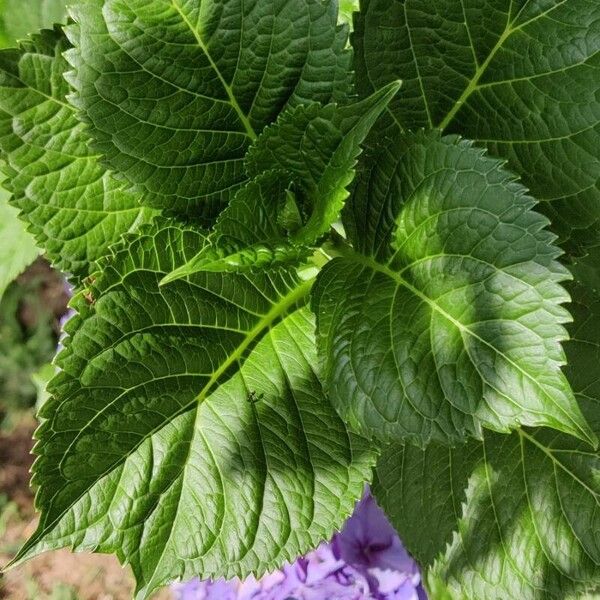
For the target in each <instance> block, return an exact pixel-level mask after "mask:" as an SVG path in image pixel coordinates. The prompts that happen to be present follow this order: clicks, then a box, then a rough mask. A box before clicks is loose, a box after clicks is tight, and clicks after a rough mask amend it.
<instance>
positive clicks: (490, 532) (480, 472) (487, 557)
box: [374, 285, 600, 600]
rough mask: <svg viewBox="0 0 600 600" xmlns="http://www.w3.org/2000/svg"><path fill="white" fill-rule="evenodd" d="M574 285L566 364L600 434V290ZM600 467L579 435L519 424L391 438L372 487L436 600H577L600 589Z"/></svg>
mask: <svg viewBox="0 0 600 600" xmlns="http://www.w3.org/2000/svg"><path fill="white" fill-rule="evenodd" d="M571 291H572V294H573V297H574V298H575V299H576V301H575V303H574V306H573V312H574V315H575V317H576V325H574V326H572V327H571V332H570V333H571V340H570V341H569V342H568V343H567V344H566V350H567V356H568V358H569V367H568V370H567V371H568V375H569V378H570V379H571V381H572V383H573V387H574V389H575V392H576V395H577V397H578V399H579V401H580V403H581V406H582V407H583V409H584V412H585V414H586V416H587V417H588V419H589V421H590V423H591V424H592V425H593V428H594V429H595V431H600V372H599V370H598V365H599V364H600V298H599V297H598V295H597V294H592V293H591V292H590V291H589V290H588V289H586V288H585V287H583V286H581V285H577V286H575V287H573V288H572V290H571ZM599 471H600V454H598V453H597V452H593V451H592V450H590V448H589V447H587V446H586V445H584V444H581V443H579V442H577V441H576V440H574V439H573V438H571V437H569V436H566V435H564V434H555V433H552V432H550V431H548V430H537V431H521V432H518V433H514V434H512V435H511V436H500V435H497V434H491V435H486V439H485V442H484V443H478V442H473V443H470V444H468V445H467V446H459V447H458V448H455V449H449V448H443V447H441V446H438V445H432V446H430V447H429V448H427V449H426V450H425V451H421V450H419V449H417V448H415V447H410V446H406V447H402V446H392V447H390V448H389V449H388V450H386V451H385V453H384V455H383V456H382V458H381V460H380V462H379V465H378V478H377V482H376V484H375V487H374V491H375V493H376V495H377V498H378V500H379V502H380V503H381V504H382V506H383V507H384V508H385V510H386V511H387V513H388V515H389V516H390V518H391V519H392V521H393V523H394V524H395V526H396V527H397V528H398V531H399V532H400V535H401V536H402V539H403V541H404V543H405V544H406V545H407V547H408V549H409V550H410V551H411V552H412V553H413V554H414V556H415V557H416V558H417V559H418V560H419V561H420V562H421V564H422V565H423V566H425V567H431V573H430V574H429V577H428V579H429V586H430V592H431V595H430V597H431V598H432V600H436V599H437V598H450V599H454V598H456V600H480V599H481V598H519V599H520V600H564V599H567V598H570V599H572V600H575V599H581V598H583V597H584V594H585V593H586V592H593V591H600V539H599V533H598V532H599V531H600V480H599V478H598V473H599ZM424 499H426V500H425V501H424ZM415 514H418V515H419V518H418V519H415V517H414V515H415ZM594 597H597V596H594Z"/></svg>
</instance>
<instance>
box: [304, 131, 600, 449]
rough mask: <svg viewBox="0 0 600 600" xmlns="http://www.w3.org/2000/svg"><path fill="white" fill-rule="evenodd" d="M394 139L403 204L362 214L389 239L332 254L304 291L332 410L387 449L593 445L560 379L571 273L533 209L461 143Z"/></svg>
mask: <svg viewBox="0 0 600 600" xmlns="http://www.w3.org/2000/svg"><path fill="white" fill-rule="evenodd" d="M399 143H403V144H404V153H403V154H401V156H400V157H399V160H398V162H397V163H396V164H395V165H394V168H393V169H392V170H393V172H394V173H395V177H397V178H398V180H400V181H402V188H401V195H399V196H397V197H391V198H389V201H388V203H386V204H382V205H381V206H380V209H381V210H380V212H379V213H377V212H375V213H373V214H370V213H369V214H367V215H366V216H365V221H366V222H368V223H369V224H373V223H375V224H377V227H379V228H383V231H385V232H386V234H387V237H388V239H389V243H387V244H386V245H385V246H382V247H381V248H379V249H378V253H377V254H374V253H369V254H362V253H360V252H359V251H357V250H352V249H350V248H346V249H344V248H341V249H340V252H341V253H342V257H341V258H338V259H335V260H333V261H332V262H331V263H329V264H328V265H327V266H326V267H325V268H324V269H323V271H322V272H321V274H320V276H319V279H318V283H317V285H316V286H315V290H314V298H315V299H314V307H315V312H316V314H317V317H318V330H319V351H320V354H321V358H322V361H323V362H324V364H325V380H326V385H327V388H328V389H329V392H330V394H331V398H332V401H333V403H334V405H335V406H336V407H337V409H338V411H339V412H340V414H341V415H342V416H343V417H344V418H345V419H346V420H347V421H348V422H349V423H350V424H351V425H352V426H353V427H354V428H356V429H359V430H361V431H363V432H365V433H368V434H369V435H373V436H376V437H378V438H380V439H383V440H390V441H391V440H406V439H412V440H414V441H416V442H417V443H419V444H426V443H428V442H429V441H430V440H438V441H442V442H451V443H453V442H457V441H460V440H461V439H463V438H464V436H465V434H470V435H473V436H475V437H481V435H482V430H481V427H482V426H484V427H488V428H491V429H494V430H497V431H501V432H507V431H509V430H510V429H513V428H516V427H519V426H520V425H530V426H533V425H536V426H542V425H544V426H549V427H553V428H555V429H558V430H561V431H565V432H568V433H572V434H574V435H576V436H578V437H580V438H581V439H584V440H587V441H590V442H592V443H595V441H596V436H595V434H594V433H592V432H591V431H590V428H589V426H588V425H587V423H586V421H585V419H584V418H583V416H582V415H581V411H580V410H579V408H578V405H577V402H576V400H575V398H574V396H573V392H572V390H571V388H570V386H569V383H568V381H567V379H566V378H565V376H564V374H563V372H562V371H561V366H562V365H563V364H564V362H565V357H564V352H563V350H562V348H561V344H560V342H561V341H563V340H565V339H566V338H567V334H566V331H565V329H564V327H563V324H564V323H565V322H567V321H569V320H570V317H569V314H568V312H567V311H566V310H565V309H564V308H563V307H562V306H561V305H562V304H563V303H564V302H566V301H568V299H569V296H568V294H567V293H566V292H565V290H564V289H563V287H562V286H561V282H563V281H564V280H565V279H567V278H568V272H567V271H566V269H565V268H564V267H562V266H561V265H560V264H559V263H558V262H557V261H556V258H557V256H559V254H560V252H559V251H558V250H557V248H556V247H555V246H554V239H555V238H554V236H553V235H552V234H551V233H549V232H548V231H547V229H546V226H547V221H546V219H545V218H544V217H542V216H541V215H539V214H537V213H535V212H534V211H533V210H532V208H533V206H534V205H535V202H534V201H533V200H532V199H531V198H530V197H528V196H527V195H526V191H525V189H524V188H523V187H522V186H521V185H520V184H518V183H517V182H516V181H515V178H514V176H513V175H511V174H510V173H508V172H507V171H505V170H504V169H503V167H502V165H501V163H500V162H499V161H496V160H495V159H491V158H488V157H486V156H485V155H484V152H483V151H482V150H478V149H475V148H473V147H472V146H470V145H469V144H468V143H467V142H464V141H461V140H459V139H457V138H443V139H440V138H439V136H438V134H435V133H428V134H424V133H420V134H418V135H416V136H407V137H406V138H405V139H404V141H403V142H399ZM394 220H395V221H394ZM383 237H384V239H385V236H383Z"/></svg>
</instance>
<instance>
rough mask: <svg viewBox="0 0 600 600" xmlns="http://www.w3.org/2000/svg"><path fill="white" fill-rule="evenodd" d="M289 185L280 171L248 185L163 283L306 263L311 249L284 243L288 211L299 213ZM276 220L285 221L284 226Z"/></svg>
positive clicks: (286, 234) (286, 233)
mask: <svg viewBox="0 0 600 600" xmlns="http://www.w3.org/2000/svg"><path fill="white" fill-rule="evenodd" d="M288 181H289V179H288V178H287V177H286V175H285V173H282V172H281V171H267V172H266V173H263V174H262V175H259V176H258V177H256V178H255V179H253V180H252V181H250V182H248V183H247V184H246V185H245V186H244V187H243V188H242V189H240V191H239V192H238V193H237V194H236V195H235V198H234V199H233V200H232V201H231V204H230V205H229V207H228V208H226V209H225V210H224V211H223V212H222V213H221V216H220V217H219V219H218V220H217V223H216V225H215V227H214V230H213V233H212V235H211V236H210V237H209V243H208V244H207V245H206V246H205V247H204V248H202V250H200V252H198V254H196V256H194V257H193V258H192V259H191V260H190V261H189V262H187V263H186V264H184V265H182V266H181V267H180V268H178V269H176V270H175V271H173V273H169V275H167V277H165V278H164V280H163V282H162V283H163V284H164V283H169V282H171V281H175V280H176V279H180V278H182V277H187V276H188V275H193V274H194V273H197V272H199V271H213V272H219V271H229V272H232V273H233V272H237V271H246V270H252V271H255V270H258V269H261V268H262V269H265V268H277V267H281V266H283V265H286V264H294V263H299V262H301V261H302V260H303V259H305V258H307V257H308V256H309V255H310V254H311V252H312V251H311V249H310V248H308V247H307V246H304V245H295V244H292V243H291V242H290V240H289V237H288V232H289V231H288V229H287V225H290V224H293V220H290V219H293V217H289V213H290V212H291V211H292V209H291V208H290V205H294V206H296V213H297V212H298V208H297V204H296V200H295V195H294V194H293V192H292V191H291V190H290V184H289V183H288ZM280 215H282V216H285V215H288V218H287V222H286V219H284V220H283V221H282V220H281V219H279V216H280ZM297 217H298V218H299V215H297Z"/></svg>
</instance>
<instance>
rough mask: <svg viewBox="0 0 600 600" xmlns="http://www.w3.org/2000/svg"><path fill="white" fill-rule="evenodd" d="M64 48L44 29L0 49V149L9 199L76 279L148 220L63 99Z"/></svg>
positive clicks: (51, 254)
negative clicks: (101, 161)
mask: <svg viewBox="0 0 600 600" xmlns="http://www.w3.org/2000/svg"><path fill="white" fill-rule="evenodd" d="M68 47H69V44H68V42H67V41H66V39H65V38H64V36H63V34H62V33H60V32H59V31H47V30H46V31H43V32H42V33H41V34H40V35H36V36H34V37H32V38H31V39H28V40H26V41H24V42H23V43H22V46H21V48H20V49H18V50H17V49H15V50H3V51H1V52H0V149H1V150H2V152H3V153H4V157H5V160H6V164H7V167H6V171H7V174H8V176H9V180H8V181H7V186H8V188H9V189H10V190H11V191H12V192H13V194H14V198H13V202H14V204H15V206H16V207H17V208H19V209H20V210H21V215H22V217H23V218H24V219H25V220H26V221H27V222H28V223H29V225H30V230H31V232H32V233H33V234H34V235H35V238H36V240H37V242H38V243H39V245H40V246H41V247H42V248H44V249H45V250H46V252H47V255H48V257H49V258H50V259H51V260H52V261H53V262H54V263H55V264H56V265H57V266H58V267H59V268H60V269H62V270H63V271H66V272H69V273H72V274H73V275H74V276H75V277H76V278H81V277H84V276H85V275H87V274H89V272H90V270H93V269H94V266H93V263H94V261H96V260H97V259H99V258H100V257H102V256H103V255H104V254H106V252H107V250H108V248H109V246H110V245H111V244H114V243H115V242H117V241H118V240H119V239H120V237H121V235H122V234H123V233H125V232H127V231H131V230H134V229H136V228H137V227H138V226H139V225H140V224H141V223H144V222H147V221H149V220H150V218H151V217H152V215H153V213H154V211H152V210H151V209H148V208H142V207H141V206H140V204H139V202H138V199H137V198H136V197H135V196H134V195H132V194H131V193H130V192H128V191H126V190H125V189H124V186H123V184H121V183H119V182H117V181H116V180H115V179H114V178H113V177H112V176H111V174H110V173H109V172H107V171H106V170H105V169H104V168H103V167H102V166H100V165H99V163H98V156H97V155H96V154H94V152H92V151H91V150H90V147H89V141H90V138H89V135H88V133H87V131H86V129H85V127H84V125H83V124H81V123H80V122H79V121H78V120H77V118H76V116H75V111H74V109H73V108H72V107H71V106H69V104H68V103H67V102H66V99H65V97H66V96H67V94H68V93H69V87H68V85H67V83H66V81H65V80H64V79H63V73H64V71H65V69H66V68H67V63H66V61H65V60H64V58H62V56H61V54H62V52H64V51H65V50H66V49H67V48H68Z"/></svg>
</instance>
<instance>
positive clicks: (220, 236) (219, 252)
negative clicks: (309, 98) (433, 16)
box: [167, 82, 400, 281]
mask: <svg viewBox="0 0 600 600" xmlns="http://www.w3.org/2000/svg"><path fill="white" fill-rule="evenodd" d="M399 85H400V84H399V83H396V82H395V83H392V84H390V85H388V86H386V87H385V88H384V89H382V90H380V91H378V92H376V93H375V94H373V95H372V96H370V97H369V98H367V99H366V100H364V101H362V102H357V103H355V104H350V105H347V106H337V105H335V104H329V105H327V106H321V105H319V104H314V103H313V104H308V105H302V106H299V107H297V108H295V109H292V110H289V111H286V112H284V113H283V114H282V116H281V117H280V118H279V119H278V120H277V122H276V123H275V124H274V125H271V126H270V127H268V128H267V129H266V130H265V132H264V133H263V134H262V135H261V136H260V137H259V138H258V140H257V142H256V143H255V144H254V145H253V146H252V147H251V148H250V151H249V152H248V154H247V156H246V166H247V171H248V173H249V174H250V175H251V176H253V177H254V179H252V180H251V181H250V182H249V183H247V184H246V185H245V186H244V187H243V188H241V189H240V190H239V191H238V193H237V194H236V195H235V197H234V198H233V200H232V202H231V204H230V205H229V206H228V207H227V208H226V209H225V210H224V211H223V213H222V214H221V216H220V218H219V220H218V221H217V223H216V225H215V228H214V232H213V234H212V236H211V237H212V242H213V243H212V244H211V245H210V246H208V247H207V248H206V249H204V250H203V251H202V252H201V253H199V254H198V255H197V256H195V257H194V258H193V259H192V260H191V261H190V262H189V263H188V264H186V265H183V267H181V268H180V269H178V270H177V271H176V272H175V273H172V274H171V275H170V276H169V277H168V278H167V280H168V281H172V280H174V279H177V278H178V277H185V276H186V275H189V274H192V273H194V272H196V271H201V270H213V271H219V270H225V271H229V270H244V269H256V268H258V267H262V268H267V267H272V266H277V265H281V264H286V263H296V262H298V261H299V260H300V259H302V258H303V257H306V256H307V254H309V253H310V247H311V246H314V245H315V243H316V242H317V241H318V240H319V239H320V238H321V237H322V236H323V234H325V233H326V232H327V231H329V229H330V228H331V226H332V224H333V223H334V222H335V221H336V220H337V219H338V218H339V216H340V211H341V209H342V207H343V206H344V202H345V200H346V198H347V197H348V191H347V186H348V185H349V184H350V183H351V182H352V180H353V179H354V166H355V164H356V159H357V157H358V155H359V154H360V151H361V144H362V142H363V141H364V139H365V137H366V136H367V134H368V133H369V131H370V129H371V127H372V126H373V125H374V124H375V122H376V121H377V118H378V117H379V115H380V114H381V112H382V111H383V110H385V107H386V106H387V104H388V103H389V101H390V100H391V99H392V98H393V97H394V95H395V94H396V92H397V91H398V88H399ZM290 211H291V212H290ZM290 219H291V220H290Z"/></svg>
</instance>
